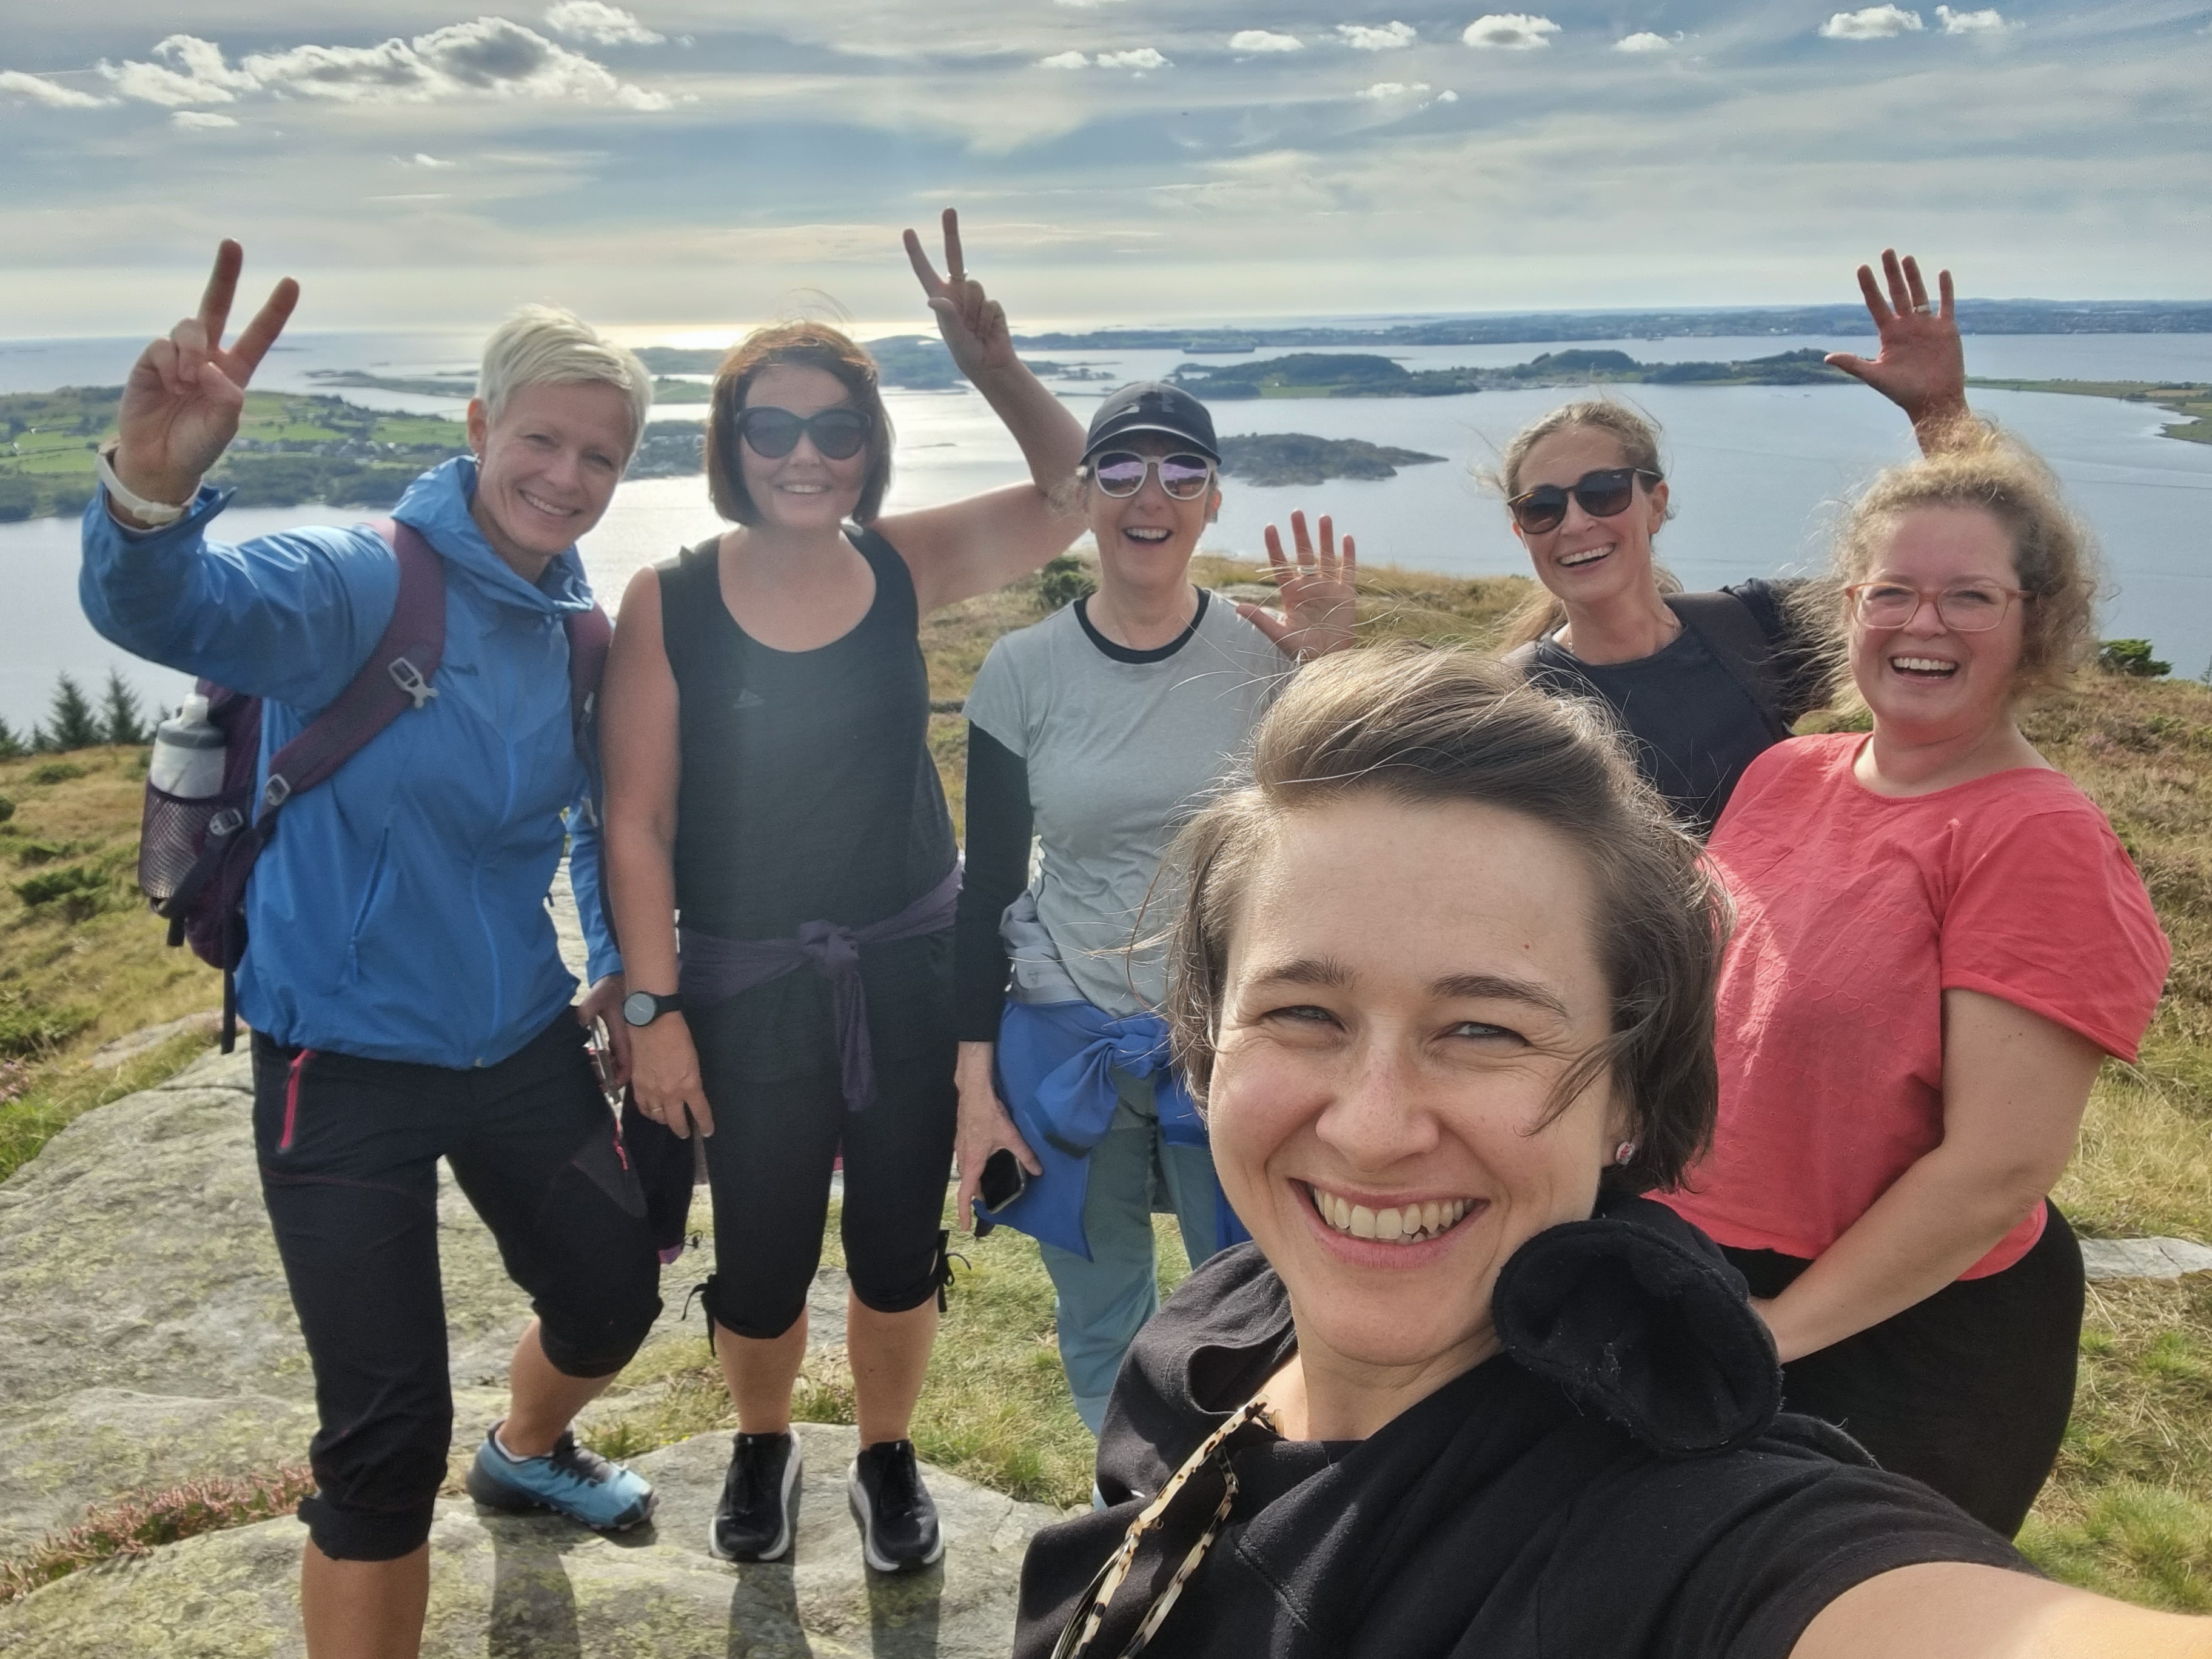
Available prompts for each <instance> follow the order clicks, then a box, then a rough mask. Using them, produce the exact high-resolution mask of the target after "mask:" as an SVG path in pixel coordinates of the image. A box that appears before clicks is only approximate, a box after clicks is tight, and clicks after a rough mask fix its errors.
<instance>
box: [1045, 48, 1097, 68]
mask: <svg viewBox="0 0 2212 1659" xmlns="http://www.w3.org/2000/svg"><path fill="white" fill-rule="evenodd" d="M1090 61H1091V60H1090V59H1089V58H1085V56H1084V55H1083V54H1082V53H1081V52H1054V53H1053V55H1052V56H1051V57H1049V58H1038V59H1037V67H1038V68H1039V69H1081V68H1082V67H1083V66H1084V65H1085V64H1088V63H1089V62H1090Z"/></svg>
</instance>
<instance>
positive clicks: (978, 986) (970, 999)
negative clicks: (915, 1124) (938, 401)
mask: <svg viewBox="0 0 2212 1659" xmlns="http://www.w3.org/2000/svg"><path fill="white" fill-rule="evenodd" d="M1218 460H1219V451H1218V444H1217V441H1216V440H1215V438H1214V435H1213V423H1212V419H1211V417H1210V416H1208V415H1207V413H1206V408H1205V405H1204V404H1200V402H1199V401H1198V400H1197V399H1196V398H1193V397H1192V396H1190V394H1189V393H1188V392H1184V391H1182V389H1181V388H1179V387H1176V386H1168V385H1163V384H1157V383H1154V384H1144V385H1138V386H1127V387H1125V388H1123V389H1122V390H1121V391H1120V392H1115V394H1114V395H1113V396H1112V397H1110V398H1108V399H1107V400H1106V402H1105V403H1104V404H1103V405H1101V407H1100V409H1099V410H1098V413H1097V416H1095V417H1094V418H1093V420H1092V422H1091V429H1090V433H1089V435H1088V438H1087V440H1086V447H1085V454H1084V463H1083V468H1082V471H1081V474H1080V486H1081V489H1082V491H1083V497H1082V499H1083V506H1084V509H1085V513H1087V516H1088V518H1089V520H1090V525H1091V532H1092V533H1093V535H1094V536H1095V537H1096V538H1097V543H1098V558H1099V579H1100V581H1099V588H1098V591H1097V592H1096V593H1095V594H1093V595H1092V596H1091V598H1090V599H1087V600H1078V601H1077V602H1076V603H1075V604H1073V605H1069V606H1067V607H1066V609H1065V610H1063V611H1060V612H1058V613H1057V614H1056V615H1054V616H1053V617H1049V618H1048V619H1047V620H1045V621H1044V622H1042V623H1037V624H1036V625H1035V626H1034V627H1030V628H1025V629H1021V630H1019V631H1018V632H1016V633H1012V634H1009V635H1006V636H1005V637H1004V638H1002V639H1000V641H998V643H997V644H996V645H994V647H992V649H991V653H990V655H989V656H988V657H987V659H985V661H984V664H983V667H982V670H981V672H980V673H978V674H977V676H976V678H975V688H974V690H972V691H971V692H970V693H969V698H968V704H967V714H968V719H969V750H968V757H969V758H968V845H967V859H968V864H967V874H966V881H965V885H964V886H963V890H962V894H961V900H960V910H959V918H958V921H957V925H956V935H955V937H956V940H957V943H956V946H955V967H954V984H955V1009H956V1013H955V1018H956V1021H957V1033H958V1036H959V1037H960V1040H961V1041H960V1062H959V1081H960V1124H959V1139H958V1154H959V1162H960V1177H961V1180H960V1197H959V1203H958V1211H959V1213H960V1214H961V1216H962V1217H963V1218H968V1217H969V1216H970V1215H971V1214H972V1213H973V1212H972V1211H971V1208H970V1206H971V1203H972V1201H973V1200H974V1199H975V1195H976V1192H977V1188H978V1183H979V1182H980V1180H981V1172H982V1168H983V1165H984V1163H985V1162H986V1160H987V1159H988V1158H990V1157H991V1155H992V1154H993V1153H994V1152H1000V1150H1002V1149H1003V1150H1005V1151H1006V1152H1008V1153H1010V1154H1011V1156H1012V1158H1015V1159H1016V1160H1017V1161H1018V1163H1019V1164H1020V1165H1021V1166H1022V1168H1023V1169H1024V1170H1026V1171H1027V1174H1028V1176H1029V1182H1028V1185H1027V1188H1026V1190H1025V1191H1024V1192H1023V1194H1021V1196H1019V1197H1018V1198H1017V1199H1015V1200H1012V1202H1011V1203H1008V1204H1006V1205H1003V1206H1001V1207H1000V1208H998V1209H996V1210H994V1211H993V1212H989V1213H988V1215H987V1220H988V1221H993V1222H1003V1223H1005V1224H1006V1225H1010V1226H1013V1227H1017V1228H1018V1229H1020V1230H1021V1231H1024V1232H1027V1233H1030V1234H1031V1235H1032V1236H1033V1237H1036V1239H1037V1240H1038V1242H1039V1245H1040V1247H1041V1249H1042V1251H1043V1255H1044V1260H1045V1265H1046V1267H1048V1269H1049V1271H1050V1272H1051V1273H1052V1277H1053V1284H1054V1288H1055V1290H1056V1291H1058V1297H1059V1305H1058V1325H1059V1333H1060V1358H1061V1363H1062V1364H1064V1365H1065V1366H1066V1370H1067V1376H1068V1383H1069V1386H1070V1387H1071V1389H1073V1393H1074V1395H1075V1403H1076V1409H1077V1411H1078V1412H1079V1413H1080V1414H1081V1415H1082V1417H1083V1419H1084V1421H1085V1423H1087V1424H1088V1425H1090V1427H1091V1431H1093V1432H1094V1433H1095V1432H1097V1429H1098V1426H1099V1423H1100V1419H1102V1417H1103V1413H1104V1411H1105V1406H1106V1396H1107V1395H1108V1394H1109V1392H1110V1391H1111V1389H1112V1388H1113V1384H1114V1376H1115V1371H1116V1370H1118V1369H1119V1368H1120V1365H1121V1356H1122V1354H1123V1353H1124V1352H1127V1348H1128V1346H1129V1343H1130V1342H1131V1340H1133V1338H1134V1337H1135V1335H1136V1333H1137V1330H1138V1328H1139V1327H1140V1326H1141V1325H1142V1324H1143V1323H1144V1322H1145V1321H1146V1319H1147V1318H1149V1317H1150V1316H1152V1313H1153V1312H1154V1311H1155V1310H1157V1308H1158V1305H1159V1304H1158V1290H1157V1279H1156V1278H1155V1268H1156V1263H1155V1261H1154V1258H1153V1250H1152V1208H1153V1199H1154V1194H1156V1193H1160V1192H1164V1194H1165V1196H1166V1197H1167V1198H1168V1200H1170V1202H1171V1204H1172V1205H1173V1206H1174V1208H1175V1211H1176V1215H1177V1217H1178V1218H1179V1220H1180V1221H1181V1223H1182V1234H1183V1241H1184V1244H1185V1246H1186V1248H1187V1249H1188V1252H1189V1255H1190V1259H1191V1261H1192V1262H1193V1263H1194V1264H1195V1263H1197V1262H1199V1261H1203V1260H1204V1259H1205V1258H1206V1256H1208V1255H1211V1254H1212V1252H1213V1251H1214V1250H1215V1249H1218V1248H1220V1246H1221V1245H1222V1244H1224V1243H1230V1242H1232V1241H1234V1240H1236V1239H1240V1238H1242V1237H1244V1236H1245V1235H1244V1233H1243V1230H1242V1228H1241V1227H1240V1226H1239V1225H1237V1219H1236V1217H1235V1215H1234V1214H1233V1212H1231V1210H1230V1209H1229V1207H1228V1205H1227V1203H1226V1201H1225V1200H1223V1199H1222V1198H1221V1195H1220V1188H1219V1186H1218V1182H1216V1181H1215V1180H1214V1176H1213V1164H1212V1158H1211V1156H1210V1155H1209V1153H1208V1152H1207V1150H1206V1130H1205V1127H1204V1125H1203V1124H1202V1123H1201V1122H1200V1120H1199V1118H1198V1116H1197V1114H1196V1112H1195V1111H1194V1109H1193V1108H1192V1106H1191V1103H1190V1097H1189V1095H1188V1091H1186V1090H1185V1089H1184V1088H1183V1086H1182V1081H1181V1079H1180V1078H1179V1077H1178V1076H1177V1075H1176V1073H1175V1072H1174V1071H1173V1069H1172V1068H1171V1067H1170V1065H1169V1063H1168V1053H1167V1045H1166V1028H1165V1026H1164V1024H1162V1023H1161V1021H1160V1018H1159V1016H1158V1012H1157V1011H1158V1007H1159V1006H1160V1004H1161V1002H1162V1001H1163V1000H1164V994H1165V987H1164V979H1165V972H1164V963H1163V959H1162V956H1161V953H1160V951H1158V949H1157V948H1144V947H1139V948H1134V949H1133V948H1131V945H1130V941H1131V939H1132V936H1133V933H1135V931H1136V930H1137V928H1138V926H1139V920H1140V915H1141V913H1143V912H1144V909H1145V906H1146V899H1147V897H1148V896H1150V895H1151V894H1152V884H1153V880H1154V878H1155V877H1156V875H1157V874H1158V869H1159V862H1160V857H1161V854H1162V853H1163V852H1164V849H1165V848H1166V845H1167V842H1168V840H1169V837H1170V836H1171V835H1172V834H1173V832H1174V830H1175V828H1176V825H1177V824H1178V823H1180V821H1181V817H1182V813H1183V811H1185V809H1186V808H1187V807H1188V806H1189V805H1192V804H1193V803H1194V799H1195V798H1196V797H1198V796H1200V795H1201V794H1202V793H1204V792H1205V791H1206V789H1207V788H1208V787H1211V786H1212V784H1213V783H1214V782H1215V781H1217V780H1218V779H1219V778H1220V777H1221V776H1222V775H1224V774H1225V772H1227V771H1228V770H1229V769H1230V768H1231V765H1232V764H1233V763H1234V762H1235V759H1236V757H1237V753H1238V751H1239V750H1242V749H1243V746H1244V742H1245V738H1246V737H1247V735H1248V734H1249V732H1250V731H1251V729H1252V727H1253V726H1254V725H1255V723H1256V722H1257V721H1258V720H1259V718H1260V715H1261V714H1262V713H1263V712H1264V711H1265V710H1266V708H1267V704H1268V702H1270V701H1271V700H1272V698H1273V696H1274V694H1275V692H1276V690H1278V689H1279V687H1280V686H1281V684H1283V682H1284V681H1285V679H1286V678H1288V677H1289V676H1290V675H1291V673H1292V672H1293V671H1295V669H1296V667H1297V662H1298V660H1299V659H1301V658H1304V657H1311V656H1315V655H1317V654H1319V653H1322V652H1324V651H1328V650H1334V649H1335V648H1337V647H1340V646H1343V645H1346V644H1349V643H1350V642H1351V638H1352V570H1353V549H1352V543H1351V540H1350V538H1346V542H1345V544H1344V552H1343V556H1342V557H1341V558H1339V557H1338V556H1337V555H1336V550H1335V547H1334V538H1333V535H1332V533H1331V530H1330V527H1329V523H1328V520H1326V519H1324V520H1322V544H1321V549H1320V551H1319V553H1318V554H1317V555H1316V552H1315V551H1314V550H1313V549H1312V548H1311V547H1310V545H1309V544H1308V542H1307V538H1306V533H1305V525H1304V519H1303V518H1302V517H1299V518H1296V519H1294V520H1293V532H1294V539H1295V542H1296V544H1297V555H1298V559H1297V563H1296V564H1295V565H1293V564H1291V562H1289V561H1288V560H1286V559H1285V558H1284V557H1283V556H1282V553H1281V546H1280V543H1279V539H1278V538H1276V537H1275V534H1274V532H1273V531H1272V530H1270V531H1269V532H1268V543H1269V553H1270V556H1271V557H1272V559H1273V562H1274V564H1275V566H1276V578H1277V580H1278V582H1279V586H1280V589H1281V592H1282V596H1283V601H1284V606H1285V611H1286V612H1287V615H1286V616H1280V617H1279V616H1277V615H1275V614H1273V612H1270V611H1265V610H1263V609H1261V607H1259V606H1257V605H1234V606H1232V605H1225V604H1224V603H1222V602H1221V601H1220V600H1219V599H1218V598H1216V597H1215V596H1212V595H1210V594H1208V593H1206V592H1203V591H1202V590H1200V589H1198V588H1195V587H1194V586H1192V585H1191V582H1190V576H1189V571H1190V561H1191V556H1192V555H1193V554H1194V552H1195V551H1196V550H1197V547H1198V538H1199V535H1200V532H1202V531H1203V530H1204V528H1205V527H1206V524H1207V523H1208V522H1209V521H1211V520H1212V517H1213V515H1214V513H1215V511H1216V509H1217V508H1218V505H1219V502H1220V499H1221V498H1220V492H1219V491H1218V489H1216V488H1215V484H1214V472H1215V469H1216V467H1217V465H1218ZM1033 834H1034V835H1035V836H1036V839H1037V840H1038V842H1040V843H1041V844H1042V859H1041V860H1040V862H1039V865H1038V867H1037V869H1036V874H1035V877H1034V879H1032V878H1031V873H1030V839H1031V836H1032V835H1033ZM1152 914H1154V915H1164V914H1165V911H1164V910H1163V909H1160V908H1158V907H1155V908H1154V910H1153V912H1152Z"/></svg>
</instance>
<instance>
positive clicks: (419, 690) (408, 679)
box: [391, 657, 438, 708]
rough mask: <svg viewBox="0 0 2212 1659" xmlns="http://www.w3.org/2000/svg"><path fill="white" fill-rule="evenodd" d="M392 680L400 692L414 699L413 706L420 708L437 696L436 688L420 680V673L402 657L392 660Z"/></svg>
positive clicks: (420, 671) (424, 680) (422, 679)
mask: <svg viewBox="0 0 2212 1659" xmlns="http://www.w3.org/2000/svg"><path fill="white" fill-rule="evenodd" d="M391 673H392V679H393V680H394V681H396V682H397V683H398V686H399V689H400V690H402V691H404V692H405V693H406V694H407V695H408V696H410V697H412V698H414V699H415V706H416V708H422V707H423V706H424V705H425V704H427V703H428V702H429V701H430V699H431V698H433V697H435V696H437V695H438V688H437V687H436V686H435V685H433V684H430V682H429V681H428V680H426V679H424V678H422V670H421V669H419V668H417V667H416V665H414V664H413V663H411V662H410V661H408V660H407V659H406V658H404V657H394V658H393V659H392V668H391Z"/></svg>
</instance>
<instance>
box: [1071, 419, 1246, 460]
mask: <svg viewBox="0 0 2212 1659" xmlns="http://www.w3.org/2000/svg"><path fill="white" fill-rule="evenodd" d="M1144 432H1151V433H1157V434H1158V435H1159V436H1161V437H1163V438H1173V439H1175V440H1176V441H1177V442H1179V443H1186V444H1188V445H1189V446H1190V447H1192V448H1193V449H1194V450H1196V451H1197V452H1198V453H1200V454H1201V455H1203V456H1205V457H1206V459H1207V460H1209V461H1212V463H1213V464H1214V465H1216V466H1218V465H1220V464H1221V455H1220V452H1219V451H1218V450H1216V449H1215V448H1214V447H1213V446H1212V445H1211V444H1209V443H1207V442H1206V441H1204V440H1202V439H1199V438H1194V437H1193V436H1191V435H1190V434H1189V433H1188V432H1186V431H1184V430H1183V429H1182V428H1181V427H1179V426H1164V425H1162V424H1160V423H1159V422H1156V421H1140V422H1135V423H1134V424H1132V425H1129V426H1117V427H1115V428H1114V429H1113V430H1112V431H1111V432H1109V433H1105V434H1103V435H1101V436H1099V437H1098V438H1097V439H1094V440H1093V441H1091V444H1090V446H1089V447H1087V448H1085V450H1084V452H1083V459H1085V460H1086V461H1087V460H1089V459H1091V457H1092V456H1093V455H1096V454H1097V453H1098V452H1099V451H1100V450H1102V449H1111V448H1112V447H1114V446H1115V444H1117V443H1119V442H1121V440H1122V439H1124V438H1133V437H1135V436H1136V435H1138V434H1139V433H1144Z"/></svg>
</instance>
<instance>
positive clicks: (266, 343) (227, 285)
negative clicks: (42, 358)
mask: <svg viewBox="0 0 2212 1659" xmlns="http://www.w3.org/2000/svg"><path fill="white" fill-rule="evenodd" d="M245 258H246V256H245V254H244V252H242V251H241V250H240V247H239V246H238V244H237V243H235V242H233V241H228V240H227V241H225V242H224V243H223V244H222V246H221V247H220V248H218V249H217V250H216V256H215V270H214V272H213V274H212V275H210V276H209V278H208V285H207V291H206V292H205V293H204V294H203V295H201V296H200V308H199V313H198V315H197V316H193V317H187V318H185V319H184V320H183V321H182V322H180V323H179V324H178V325H176V327H175V328H173V329H172V330H170V331H169V333H168V335H167V337H166V338H163V339H159V340H155V342H153V343H151V344H150V345H149V346H148V347H147V348H146V349H145V350H144V351H143V352H141V353H140V354H139V356H138V361H137V363H136V364H135V365H133V366H132V368H131V378H130V380H128V381H127V382H125V386H124V388H123V406H122V409H121V410H120V411H119V412H118V416H117V427H118V434H119V441H118V447H117V449H116V453H115V472H116V476H117V477H119V478H121V479H122V480H123V482H124V483H125V486H127V487H128V488H129V489H132V490H135V491H136V492H137V494H139V495H143V496H145V497H147V498H148V499H149V500H151V501H189V500H191V495H192V492H193V491H194V490H196V489H198V487H199V481H200V477H201V475H202V474H204V472H206V471H207V470H208V469H209V468H210V467H211V466H213V465H215V464H216V459H218V458H220V457H221V455H222V452H223V450H224V449H225V448H226V447H228V445H229V443H230V441H231V439H232V438H234V437H235V436H236V435H237V434H238V420H239V416H240V412H241V411H242V410H244V409H245V407H246V382H247V381H249V380H252V378H253V371H254V370H255V369H256V368H259V367H260V366H261V360H262V358H263V357H264V356H266V355H267V354H268V350H269V348H270V346H272V345H274V344H275V343H276V337H277V336H278V335H279V334H282V333H283V331H284V325H285V323H286V322H287V321H288V320H289V319H290V317H291V315H292V307H295V306H296V305H297V304H299V302H300V285H299V284H298V283H295V282H294V281H293V280H292V279H291V278H290V277H289V276H287V277H286V278H285V279H284V280H283V282H281V283H277V284H276V288H275V289H273V290H271V291H270V295H269V299H268V301H267V302H266V303H265V304H264V305H263V306H262V307H261V309H260V310H259V311H258V313H255V315H254V319H253V320H252V322H251V323H248V324H247V325H246V331H245V332H243V333H241V334H240V336H239V337H237V339H235V340H234V341H233V342H232V343H231V345H230V347H229V349H228V350H226V349H224V348H223V344H222V332H223V329H224V327H225V326H226V325H228V322H229V320H230V307H231V301H233V300H234V298H235V297H236V296H237V294H238V272H239V267H240V265H241V264H244V263H245Z"/></svg>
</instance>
